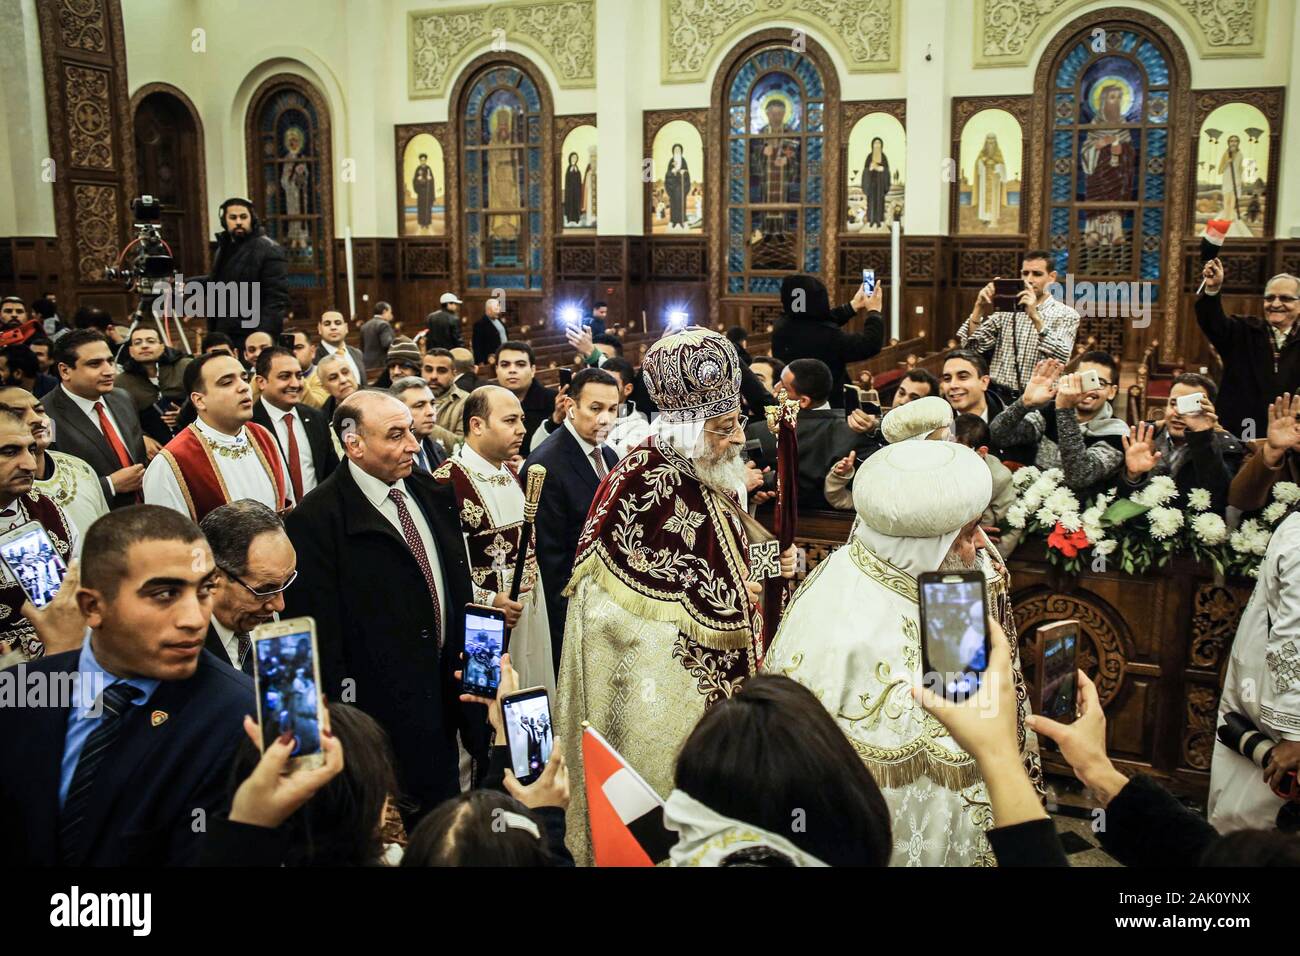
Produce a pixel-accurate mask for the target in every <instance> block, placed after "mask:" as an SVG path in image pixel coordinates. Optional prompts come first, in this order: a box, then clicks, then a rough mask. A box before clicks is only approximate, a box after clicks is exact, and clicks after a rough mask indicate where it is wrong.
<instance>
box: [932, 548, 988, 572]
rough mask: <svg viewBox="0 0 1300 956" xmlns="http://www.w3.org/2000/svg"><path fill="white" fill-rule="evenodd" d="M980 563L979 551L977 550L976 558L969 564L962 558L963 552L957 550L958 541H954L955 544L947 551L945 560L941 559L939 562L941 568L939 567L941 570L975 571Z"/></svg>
mask: <svg viewBox="0 0 1300 956" xmlns="http://www.w3.org/2000/svg"><path fill="white" fill-rule="evenodd" d="M978 565H979V553H978V552H976V555H975V560H974V561H972V562H970V563H969V564H967V563H966V562H965V561H964V560H963V559H962V556H961V553H960V552H959V551H958V550H957V543H956V542H953V546H952V548H951V549H950V550H949V551H948V553H947V554H946V555H944V557H943V561H941V562H940V563H939V568H938V570H940V571H974V570H975V569H976V567H977V566H978Z"/></svg>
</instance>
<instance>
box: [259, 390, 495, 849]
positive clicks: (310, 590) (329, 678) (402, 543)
mask: <svg viewBox="0 0 1300 956" xmlns="http://www.w3.org/2000/svg"><path fill="white" fill-rule="evenodd" d="M331 424H332V427H333V429H334V432H335V434H336V435H337V436H338V438H339V441H340V442H341V443H342V445H343V449H344V453H345V455H346V457H347V460H346V461H345V462H344V463H343V464H342V465H340V466H339V467H338V468H336V469H335V470H334V473H333V474H332V475H330V476H329V477H328V478H326V479H325V480H324V481H323V482H321V484H320V485H319V486H318V487H317V488H316V490H315V491H314V492H312V493H311V494H310V495H308V496H307V498H306V499H305V500H304V501H303V502H302V504H300V505H299V506H298V507H297V508H295V509H294V510H293V511H291V512H290V513H289V516H288V517H287V518H286V519H285V527H286V529H287V530H288V532H289V538H290V540H291V541H292V542H293V545H294V547H295V548H296V549H297V552H298V578H297V580H296V581H294V583H293V584H292V585H291V586H290V587H289V590H288V591H287V592H286V594H285V614H287V615H288V616H290V617H294V616H297V615H300V614H310V615H312V616H313V617H315V618H316V634H317V640H318V642H319V646H320V668H321V680H322V682H323V685H324V686H323V690H324V692H325V694H326V695H327V696H328V697H329V698H330V699H333V700H339V699H342V695H343V694H344V693H345V692H346V693H347V694H348V698H347V699H348V701H349V702H350V703H355V705H356V706H357V707H359V708H361V709H362V710H364V711H365V712H366V713H368V714H370V715H371V716H372V717H374V718H375V720H377V721H378V722H379V724H380V725H381V726H383V728H384V729H385V730H386V731H387V732H388V735H389V737H390V738H391V739H392V743H393V753H394V756H395V757H396V762H397V770H398V774H399V777H400V779H401V784H402V790H403V792H404V793H406V794H407V795H408V796H409V797H410V798H411V799H412V800H413V802H414V804H415V809H414V811H413V812H412V813H411V814H410V816H409V818H408V821H407V822H408V827H409V825H410V824H411V823H412V822H413V821H414V820H415V819H418V817H419V816H421V815H422V814H423V813H425V812H427V811H428V810H430V809H431V808H433V807H434V806H436V805H437V804H438V803H440V802H442V801H443V800H446V799H447V798H449V797H453V796H455V795H456V794H457V793H459V792H460V778H459V768H458V764H459V760H458V752H457V747H456V732H457V730H458V729H460V730H462V731H464V732H465V734H464V739H466V743H467V749H469V750H470V753H471V755H474V754H475V748H474V747H470V743H471V739H472V740H477V739H478V738H475V737H473V733H474V732H477V734H478V737H479V738H485V737H486V720H487V718H486V712H485V711H484V709H483V708H482V707H481V705H477V704H474V705H467V704H461V703H460V701H459V687H458V686H457V684H456V681H455V678H454V676H453V674H454V671H455V669H456V667H457V666H458V661H459V657H460V654H461V651H462V650H463V646H464V621H465V611H464V609H465V605H466V604H468V603H470V602H471V601H472V600H473V589H472V585H471V582H470V576H469V566H468V563H467V559H466V557H465V541H464V538H463V537H462V534H461V528H460V517H459V515H458V514H457V512H456V504H455V500H454V498H453V497H452V495H451V492H450V490H449V489H443V488H440V487H439V486H438V485H437V483H436V482H434V480H433V479H432V478H431V477H428V476H425V475H422V474H420V473H418V472H413V471H412V468H413V465H414V459H415V453H416V451H417V450H418V448H419V442H418V441H417V440H416V438H415V433H414V432H413V431H412V430H411V412H410V410H409V409H408V408H407V407H406V405H405V404H403V403H402V402H401V401H400V400H398V399H396V398H394V397H393V396H392V395H389V394H387V393H385V392H380V391H375V390H363V391H358V392H356V393H355V394H353V395H350V396H348V397H347V398H346V399H344V400H343V401H342V402H341V403H340V404H339V407H338V409H337V410H336V411H335V412H334V419H333V422H332V423H331ZM462 721H464V722H465V723H463V724H462V723H461V722H462ZM484 743H485V740H484ZM476 746H477V745H476ZM483 756H484V757H485V756H486V754H485V753H484V754H483Z"/></svg>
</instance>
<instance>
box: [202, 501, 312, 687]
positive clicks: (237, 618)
mask: <svg viewBox="0 0 1300 956" xmlns="http://www.w3.org/2000/svg"><path fill="white" fill-rule="evenodd" d="M199 528H200V529H201V530H202V531H203V534H204V536H205V537H206V538H207V539H208V545H209V546H210V547H211V548H212V560H213V561H214V562H215V564H216V566H217V575H216V577H215V578H214V584H215V587H214V588H213V591H212V621H211V623H210V624H209V625H208V638H207V642H206V646H207V649H208V650H209V651H211V652H212V653H213V655H215V656H216V657H217V658H218V659H220V660H223V661H226V662H228V663H229V664H230V666H231V667H234V668H235V669H236V670H242V671H243V672H244V673H245V674H249V675H252V673H253V642H252V637H251V633H252V631H253V629H254V628H255V627H259V626H261V625H262V624H266V623H267V622H268V621H272V620H274V619H275V616H276V615H277V614H279V613H280V612H281V611H283V610H284V591H285V589H286V588H287V587H288V586H289V585H290V584H292V583H293V580H294V578H296V577H297V576H298V575H297V568H298V554H297V552H296V551H294V550H293V544H292V543H291V542H290V541H289V536H288V535H287V534H285V533H284V524H283V522H281V521H280V516H279V515H277V514H276V513H275V512H274V511H272V510H271V509H270V508H268V507H267V506H266V505H264V504H262V503H261V502H260V501H253V500H252V499H249V498H243V499H240V500H239V501H232V502H230V504H226V505H222V506H221V507H220V508H214V509H213V510H212V511H209V512H208V513H207V514H206V515H204V517H203V520H202V521H201V522H200V523H199Z"/></svg>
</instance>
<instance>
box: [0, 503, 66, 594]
mask: <svg viewBox="0 0 1300 956" xmlns="http://www.w3.org/2000/svg"><path fill="white" fill-rule="evenodd" d="M0 559H3V560H4V563H5V567H6V568H7V569H8V570H9V573H10V574H12V575H13V577H14V579H15V580H16V581H17V582H18V586H19V587H21V588H22V589H23V593H24V594H26V595H27V599H28V600H29V601H31V602H32V606H33V607H38V608H41V607H45V605H47V604H49V603H50V602H51V601H53V600H54V595H56V594H58V593H59V587H60V585H62V584H63V576H64V575H65V574H67V573H68V566H67V565H66V564H64V563H63V559H62V558H61V557H59V552H58V551H57V550H56V549H55V547H54V542H52V541H51V540H50V536H49V535H48V534H46V533H45V529H44V528H43V527H42V526H41V523H40V522H39V521H28V522H27V523H26V524H21V525H19V526H18V527H17V528H14V529H13V530H12V531H9V532H6V533H5V534H4V535H3V536H0Z"/></svg>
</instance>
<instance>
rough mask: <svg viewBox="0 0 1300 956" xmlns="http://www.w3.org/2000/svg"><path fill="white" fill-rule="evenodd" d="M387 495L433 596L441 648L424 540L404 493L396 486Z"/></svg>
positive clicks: (438, 617) (438, 608) (438, 619)
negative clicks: (421, 538) (421, 537)
mask: <svg viewBox="0 0 1300 956" xmlns="http://www.w3.org/2000/svg"><path fill="white" fill-rule="evenodd" d="M388 497H390V498H392V499H393V504H395V505H397V520H398V522H399V523H400V524H401V525H402V537H404V538H406V546H407V547H408V548H410V549H411V554H412V555H413V556H414V557H415V562H416V564H418V565H419V566H420V573H421V574H423V575H424V583H425V584H427V585H428V586H429V597H431V598H433V622H434V623H433V627H434V631H435V632H436V633H437V636H438V647H439V649H441V648H442V605H441V604H439V603H438V588H437V586H436V585H435V584H434V583H433V568H432V567H430V566H429V555H428V552H426V551H425V550H424V542H423V541H422V540H420V532H419V531H418V530H417V529H416V527H415V521H414V520H413V519H412V518H411V512H410V510H409V509H408V508H407V507H406V501H405V500H404V499H405V497H406V496H405V495H404V494H403V493H402V492H401V491H399V490H398V489H396V488H391V489H389V492H388Z"/></svg>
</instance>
